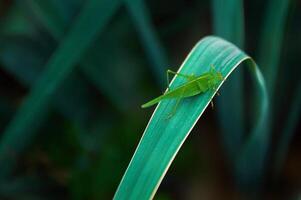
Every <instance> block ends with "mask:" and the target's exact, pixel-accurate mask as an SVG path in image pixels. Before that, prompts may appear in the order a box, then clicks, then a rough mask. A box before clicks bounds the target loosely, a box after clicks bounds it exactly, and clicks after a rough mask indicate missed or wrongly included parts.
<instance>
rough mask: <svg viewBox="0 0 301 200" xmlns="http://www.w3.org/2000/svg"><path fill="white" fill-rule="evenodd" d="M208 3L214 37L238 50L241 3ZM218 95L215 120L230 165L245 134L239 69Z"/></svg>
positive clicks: (218, 0) (238, 0) (233, 0)
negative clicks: (219, 95)
mask: <svg viewBox="0 0 301 200" xmlns="http://www.w3.org/2000/svg"><path fill="white" fill-rule="evenodd" d="M212 2H213V5H212V8H213V28H214V33H215V34H216V35H218V36H221V37H223V38H225V39H227V40H229V41H231V42H233V43H234V44H236V45H237V46H238V47H240V48H242V46H243V43H244V21H243V20H244V12H243V2H242V1H241V0H231V1H227V2H225V1H223V0H214V1H212ZM221 93H223V95H222V96H221V97H220V98H218V99H217V106H218V119H219V123H220V127H221V131H222V135H221V136H222V140H223V143H224V147H225V150H226V155H227V157H228V159H229V161H230V164H231V163H232V162H233V161H234V159H235V157H236V156H237V148H240V147H241V145H242V140H243V136H244V133H245V122H244V96H243V95H244V94H243V71H242V69H239V70H238V71H237V72H236V73H235V74H233V76H232V77H231V79H230V81H229V83H228V84H226V85H225V86H224V87H223V88H222V91H221ZM233 97H235V98H233ZM232 108H235V112H234V113H232V114H231V116H229V113H230V112H231V110H232ZM231 121H235V122H236V126H233V125H232V123H231Z"/></svg>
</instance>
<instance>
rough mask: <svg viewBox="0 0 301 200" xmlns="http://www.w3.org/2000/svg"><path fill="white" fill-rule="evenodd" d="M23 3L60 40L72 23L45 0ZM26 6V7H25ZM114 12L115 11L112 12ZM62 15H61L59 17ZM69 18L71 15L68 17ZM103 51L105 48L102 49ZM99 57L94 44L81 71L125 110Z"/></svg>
mask: <svg viewBox="0 0 301 200" xmlns="http://www.w3.org/2000/svg"><path fill="white" fill-rule="evenodd" d="M21 3H22V4H25V5H27V4H29V6H30V7H32V8H34V10H33V11H35V12H36V14H37V17H38V18H39V19H40V20H41V21H42V25H43V26H44V27H46V28H47V29H48V30H49V31H50V34H51V35H52V36H53V37H54V38H55V39H56V40H58V41H60V40H61V39H62V38H63V36H64V30H66V29H67V28H68V26H69V24H70V22H69V21H66V20H64V19H63V17H62V16H61V15H60V13H59V12H58V11H57V10H50V11H49V8H48V6H47V3H46V4H45V3H44V1H41V0H31V1H27V2H25V1H22V2H21ZM53 3H54V4H55V3H56V4H55V5H54V7H58V5H57V3H58V2H53ZM112 3H113V4H114V6H115V7H116V8H114V9H113V11H112V12H114V11H116V10H117V9H118V8H119V6H120V1H119V0H114V2H113V1H112ZM24 8H26V7H24ZM112 14H114V13H112ZM59 16H61V17H59ZM68 18H69V19H70V18H71V16H69V17H68ZM102 51H103V50H102ZM97 59H99V49H96V48H95V47H94V46H92V48H91V49H89V51H88V53H87V56H85V57H84V58H83V59H82V60H81V61H80V63H79V64H80V68H81V71H83V73H84V74H85V75H86V76H87V77H88V78H89V79H90V80H91V81H92V83H94V85H95V86H96V87H97V88H98V89H99V90H100V91H101V92H102V93H103V94H104V95H105V96H106V97H107V98H108V99H110V102H113V103H114V105H116V106H117V107H118V108H119V109H120V110H124V109H125V107H126V105H125V102H124V101H122V98H120V95H119V93H118V90H117V89H112V87H111V85H112V81H111V79H110V78H109V77H107V76H106V74H105V73H103V72H104V71H105V69H104V68H105V67H106V63H105V62H103V63H102V64H101V65H99V64H98V63H95V62H94V61H93V60H97Z"/></svg>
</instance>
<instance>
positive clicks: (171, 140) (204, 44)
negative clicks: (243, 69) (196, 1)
mask: <svg viewBox="0 0 301 200" xmlns="http://www.w3.org/2000/svg"><path fill="white" fill-rule="evenodd" d="M244 61H248V62H247V63H248V64H249V66H250V68H251V74H252V75H253V76H255V79H256V83H257V86H258V87H259V90H260V93H259V95H260V97H261V100H262V102H261V104H260V106H259V114H260V115H259V116H258V121H257V123H256V124H255V128H254V131H253V132H252V133H251V135H253V137H254V138H256V137H257V139H260V138H261V135H258V134H257V133H258V130H260V129H261V128H262V126H263V122H264V118H265V115H266V110H267V105H266V103H267V95H266V90H265V85H264V80H263V77H262V76H261V73H260V71H259V69H258V68H257V66H256V64H255V62H254V61H253V60H252V59H251V58H250V57H249V56H247V55H246V54H245V53H244V52H242V51H241V50H240V49H238V48H237V47H235V46H234V45H233V44H231V43H229V42H227V41H225V40H223V39H220V38H218V37H213V36H210V37H206V38H204V39H202V40H201V41H200V42H199V43H198V44H197V45H196V46H195V47H194V48H193V49H192V51H191V52H190V54H189V55H188V56H187V58H186V60H185V61H184V63H183V64H182V66H181V67H180V69H179V70H178V72H180V73H184V74H191V73H194V74H197V75H198V74H202V73H204V72H207V71H208V70H209V69H210V65H211V64H213V65H214V66H215V67H216V69H217V70H218V71H220V72H221V73H222V75H223V76H224V77H225V78H227V77H228V76H229V75H230V74H231V73H232V72H233V70H234V69H236V67H238V65H239V64H241V63H242V62H244ZM183 81H184V80H183V79H181V78H179V77H175V78H174V79H173V81H172V82H171V87H176V86H178V85H181V84H183ZM222 84H223V83H220V85H219V86H218V88H217V89H216V90H214V91H213V90H212V91H208V92H207V93H205V94H202V95H199V96H195V97H191V98H187V99H185V100H183V101H182V102H181V103H180V105H179V106H178V108H177V112H176V113H175V115H174V116H173V117H172V118H170V119H166V117H167V116H168V114H169V113H170V112H171V110H172V108H173V107H174V105H175V103H176V102H175V100H165V101H162V102H160V103H159V104H158V106H157V108H156V109H155V111H154V113H153V116H152V117H151V119H150V121H149V123H148V125H147V127H146V130H145V132H144V134H143V136H142V138H141V140H140V142H139V145H138V147H137V149H136V151H135V154H134V155H133V157H132V160H131V162H130V164H129V166H128V168H127V170H126V172H125V174H124V176H123V178H122V180H121V182H120V184H119V187H118V189H117V191H116V193H115V196H114V199H151V198H152V197H153V196H154V195H155V192H156V190H157V189H158V187H159V184H160V183H161V181H162V179H163V177H164V175H165V174H166V172H167V170H168V168H169V166H170V165H171V163H172V161H173V159H174V158H175V156H176V154H177V152H178V151H179V149H180V147H181V146H182V144H183V143H184V141H185V139H186V138H187V136H188V135H189V133H190V131H191V130H192V128H193V126H194V125H195V123H196V122H197V120H198V119H199V118H200V116H201V115H202V113H203V112H204V110H205V109H206V107H207V106H208V105H209V104H210V101H211V100H212V98H213V96H214V95H215V93H216V92H217V90H218V89H219V88H220V87H221V85H222ZM235 108H236V107H233V109H234V110H235ZM231 113H233V110H231ZM258 137H259V138H258Z"/></svg>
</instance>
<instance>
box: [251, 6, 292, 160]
mask: <svg viewBox="0 0 301 200" xmlns="http://www.w3.org/2000/svg"><path fill="white" fill-rule="evenodd" d="M290 2H291V1H289V0H287V1H286V0H276V1H273V0H270V1H269V2H268V6H267V10H266V13H265V18H264V21H263V25H262V28H263V29H262V33H261V37H260V43H259V45H260V46H259V55H258V63H259V64H260V66H262V67H263V69H262V71H263V75H264V76H265V77H266V80H267V89H268V93H269V96H270V98H271V99H274V96H275V94H274V92H275V88H276V82H275V81H276V77H277V75H278V72H279V61H280V54H281V46H282V41H283V35H284V31H285V30H286V29H285V24H286V23H285V22H286V19H287V16H288V9H289V5H290ZM275 10H277V12H275ZM271 33H272V34H271ZM277 98H279V97H277ZM276 109H277V107H276V105H275V102H273V103H271V109H270V113H269V116H268V117H267V119H268V120H267V124H266V127H265V131H266V132H267V134H271V132H272V129H273V123H274V116H275V115H277V110H276ZM266 142H267V144H266V145H267V146H269V143H270V141H268V140H267V141H266ZM254 149H256V151H257V145H256V144H254ZM266 149H267V150H268V147H267V148H266ZM267 150H266V151H267ZM266 153H267V152H262V154H266ZM276 159H277V158H276Z"/></svg>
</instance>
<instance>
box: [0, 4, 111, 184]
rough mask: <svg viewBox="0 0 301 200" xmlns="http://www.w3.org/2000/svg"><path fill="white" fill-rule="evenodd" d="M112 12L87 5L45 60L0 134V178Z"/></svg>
mask: <svg viewBox="0 0 301 200" xmlns="http://www.w3.org/2000/svg"><path fill="white" fill-rule="evenodd" d="M116 8H117V7H116V3H115V2H113V1H109V0H102V1H99V0H90V1H87V3H86V4H85V6H84V8H83V10H82V12H81V13H80V15H79V16H78V18H77V20H76V23H75V24H74V25H73V26H72V28H71V29H70V32H69V33H68V34H67V36H66V37H65V38H64V40H63V42H62V43H61V44H60V46H59V47H58V49H57V50H56V51H55V53H54V54H53V55H52V57H51V58H50V59H49V61H48V63H47V64H46V66H45V70H44V71H43V73H42V74H41V77H40V78H39V79H38V80H37V81H36V83H35V85H34V86H33V87H32V89H31V92H30V94H29V95H28V96H27V97H26V99H25V100H24V102H23V104H22V106H21V107H20V109H19V111H18V112H17V114H16V115H15V117H14V119H13V120H12V121H11V123H10V124H9V125H8V126H7V128H6V130H5V132H4V133H3V136H2V139H1V143H0V178H2V179H3V178H5V177H7V175H8V174H9V173H10V172H11V170H12V169H13V166H14V164H15V161H16V158H17V157H18V155H19V154H20V153H21V152H22V151H23V150H24V148H25V147H26V146H27V145H28V144H29V143H30V141H31V140H32V139H33V137H34V135H35V131H34V130H35V121H36V120H37V119H39V118H40V116H42V115H43V114H44V111H45V110H46V108H47V105H48V103H49V101H50V100H51V97H52V95H53V94H54V92H55V91H56V89H57V88H58V87H59V86H60V84H61V83H62V81H64V79H65V78H66V77H68V75H69V74H70V73H71V71H72V70H73V68H74V67H75V65H76V64H77V63H78V62H79V60H80V59H81V57H82V55H83V54H84V53H85V52H86V50H87V49H88V47H89V46H90V45H91V43H92V42H93V41H94V40H95V39H96V37H97V35H98V34H99V33H100V32H101V31H102V30H103V29H104V27H105V26H106V24H107V23H108V21H109V19H111V17H112V14H113V13H114V11H115V9H116ZM95 19H97V20H95ZM12 154H13V155H14V156H11V155H12Z"/></svg>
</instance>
